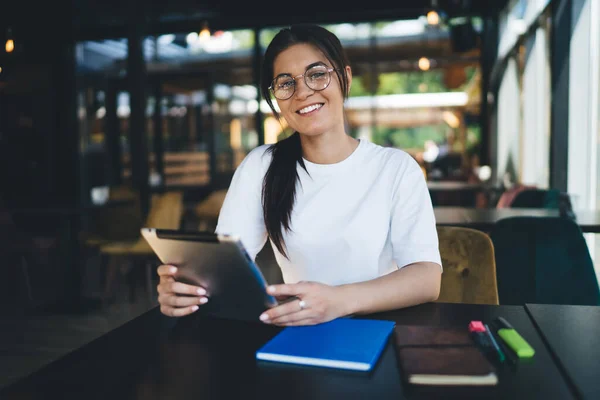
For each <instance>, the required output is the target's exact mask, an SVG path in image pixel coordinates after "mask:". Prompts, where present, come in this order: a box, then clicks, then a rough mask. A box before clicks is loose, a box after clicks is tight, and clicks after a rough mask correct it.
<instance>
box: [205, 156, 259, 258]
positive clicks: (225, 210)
mask: <svg viewBox="0 0 600 400" xmlns="http://www.w3.org/2000/svg"><path fill="white" fill-rule="evenodd" d="M265 150H266V148H265V147H264V146H261V147H258V148H256V149H254V150H252V151H251V152H250V153H248V155H247V156H246V157H245V158H244V160H243V161H242V162H241V164H240V165H239V166H238V167H237V169H236V170H235V172H234V174H233V178H232V179H231V183H230V185H229V188H228V189H227V195H226V196H225V200H224V202H223V206H222V207H221V211H220V213H219V219H218V222H217V228H216V233H219V234H230V235H237V236H239V237H240V238H241V240H242V244H243V245H244V247H245V248H246V250H247V252H248V254H249V255H250V257H251V258H252V259H253V260H254V259H255V258H256V255H257V254H258V252H259V251H260V250H261V249H262V248H263V246H264V245H265V242H266V240H267V230H266V227H265V223H264V220H263V214H262V203H261V198H262V182H263V177H264V173H265V171H266V167H268V165H266V166H265V158H266V157H267V155H266V154H265Z"/></svg>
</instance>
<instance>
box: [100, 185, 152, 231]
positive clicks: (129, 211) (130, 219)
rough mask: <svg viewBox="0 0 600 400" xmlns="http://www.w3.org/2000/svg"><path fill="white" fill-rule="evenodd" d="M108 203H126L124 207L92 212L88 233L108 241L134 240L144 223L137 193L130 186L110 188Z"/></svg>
mask: <svg viewBox="0 0 600 400" xmlns="http://www.w3.org/2000/svg"><path fill="white" fill-rule="evenodd" d="M109 199H110V201H127V202H128V203H127V204H126V205H119V206H113V207H106V208H103V209H100V210H98V211H96V212H94V214H93V217H92V218H91V221H90V223H91V224H90V225H91V226H90V231H91V232H92V233H94V234H96V235H98V236H102V237H104V238H106V239H109V240H115V241H120V240H135V239H136V238H138V237H139V234H140V228H141V227H142V224H143V223H144V218H143V216H142V209H141V204H140V196H139V192H138V191H137V190H136V189H133V188H132V187H131V186H127V185H120V186H114V187H111V188H110V192H109Z"/></svg>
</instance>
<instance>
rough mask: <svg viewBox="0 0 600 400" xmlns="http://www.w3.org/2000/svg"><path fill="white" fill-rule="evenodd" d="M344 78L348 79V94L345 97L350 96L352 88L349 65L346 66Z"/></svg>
mask: <svg viewBox="0 0 600 400" xmlns="http://www.w3.org/2000/svg"><path fill="white" fill-rule="evenodd" d="M346 76H347V77H348V78H347V79H348V93H346V96H350V89H351V88H352V68H350V66H349V65H346Z"/></svg>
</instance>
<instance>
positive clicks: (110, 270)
mask: <svg viewBox="0 0 600 400" xmlns="http://www.w3.org/2000/svg"><path fill="white" fill-rule="evenodd" d="M183 209H184V207H183V193H182V192H180V191H175V192H167V193H163V194H155V195H153V196H152V200H151V205H150V212H149V214H148V217H147V219H146V221H145V223H144V226H145V227H148V228H159V229H179V227H180V225H181V217H182V215H183ZM100 253H101V254H102V256H103V257H104V258H105V259H108V262H107V263H106V264H107V276H106V285H105V292H104V296H105V298H106V299H108V298H109V297H110V296H111V294H112V290H111V286H112V284H113V281H114V280H115V277H116V273H117V270H118V267H119V265H118V264H119V260H121V261H122V260H130V261H144V262H145V265H146V289H147V291H148V296H149V298H151V297H152V293H153V288H152V286H153V285H152V270H153V264H156V260H157V257H156V255H155V254H154V251H153V250H152V248H151V247H150V246H149V245H148V243H147V242H146V240H145V239H144V238H143V237H142V236H141V233H139V232H138V237H137V239H136V240H134V241H124V242H114V243H110V244H107V245H103V246H101V247H100ZM125 272H127V271H125ZM130 289H131V291H130V294H131V297H133V289H132V288H130Z"/></svg>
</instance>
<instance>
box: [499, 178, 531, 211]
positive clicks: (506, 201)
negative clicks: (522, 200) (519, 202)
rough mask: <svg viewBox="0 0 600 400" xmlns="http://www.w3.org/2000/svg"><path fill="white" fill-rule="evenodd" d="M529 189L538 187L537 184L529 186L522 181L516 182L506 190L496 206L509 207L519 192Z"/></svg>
mask: <svg viewBox="0 0 600 400" xmlns="http://www.w3.org/2000/svg"><path fill="white" fill-rule="evenodd" d="M529 189H536V187H535V186H527V185H523V184H520V183H517V184H515V185H514V186H512V187H511V188H509V189H507V190H505V191H504V192H503V193H502V194H501V195H500V198H499V199H498V203H497V204H496V208H509V207H511V206H512V203H513V201H515V198H516V197H517V195H518V194H519V193H521V192H522V191H525V190H529Z"/></svg>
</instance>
